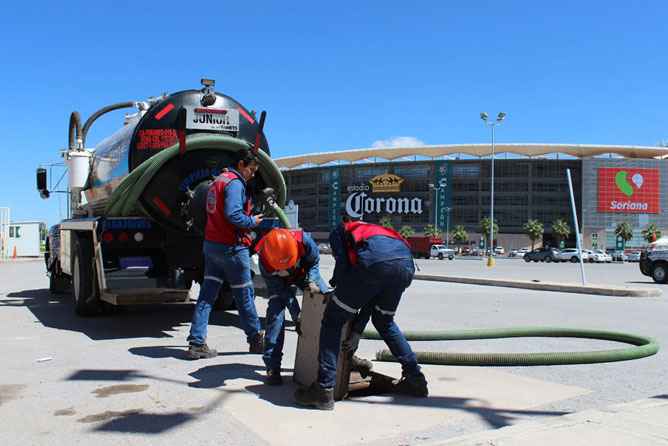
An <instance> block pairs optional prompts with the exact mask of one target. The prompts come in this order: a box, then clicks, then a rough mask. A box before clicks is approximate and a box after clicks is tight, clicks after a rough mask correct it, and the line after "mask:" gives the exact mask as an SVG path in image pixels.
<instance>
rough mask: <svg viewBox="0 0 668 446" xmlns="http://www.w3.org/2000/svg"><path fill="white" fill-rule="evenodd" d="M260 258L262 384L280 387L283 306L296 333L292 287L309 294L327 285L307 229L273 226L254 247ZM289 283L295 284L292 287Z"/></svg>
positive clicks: (296, 308) (296, 304)
mask: <svg viewBox="0 0 668 446" xmlns="http://www.w3.org/2000/svg"><path fill="white" fill-rule="evenodd" d="M255 250H256V251H257V252H258V254H259V257H260V272H261V273H262V278H263V279H264V281H265V283H266V284H267V295H268V296H269V302H268V304H267V316H266V320H265V325H266V327H265V336H264V355H263V356H262V359H263V360H264V364H265V366H266V367H267V378H266V381H265V382H266V383H267V384H269V385H272V386H280V385H281V384H282V383H283V379H282V378H281V359H282V357H283V341H284V340H285V309H286V308H287V309H288V311H290V315H291V316H292V320H293V321H295V323H296V325H297V331H298V333H299V334H301V333H300V329H299V321H300V318H299V316H300V309H299V302H298V301H297V298H296V297H295V287H299V288H300V289H302V290H305V289H306V288H308V289H309V291H311V292H312V293H317V292H320V293H326V292H327V291H328V288H327V284H325V281H324V280H322V277H321V276H320V269H319V265H320V255H319V254H318V247H317V246H316V244H315V242H314V241H313V240H312V239H311V237H310V236H309V235H308V233H307V232H304V231H301V230H296V229H290V230H287V229H273V230H272V231H271V232H269V233H268V234H267V235H266V236H264V237H263V238H262V239H261V240H260V241H259V242H258V244H257V246H256V247H255ZM293 285H294V286H295V287H293Z"/></svg>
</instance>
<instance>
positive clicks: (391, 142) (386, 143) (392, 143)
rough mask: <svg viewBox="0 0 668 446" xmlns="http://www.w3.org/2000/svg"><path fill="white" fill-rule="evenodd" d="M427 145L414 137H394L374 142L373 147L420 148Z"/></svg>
mask: <svg viewBox="0 0 668 446" xmlns="http://www.w3.org/2000/svg"><path fill="white" fill-rule="evenodd" d="M424 145H425V143H424V142H422V141H420V140H419V139H417V138H416V137H414V136H393V137H391V138H390V139H386V140H378V141H374V142H373V144H371V147H373V148H374V149H380V148H383V147H420V146H424Z"/></svg>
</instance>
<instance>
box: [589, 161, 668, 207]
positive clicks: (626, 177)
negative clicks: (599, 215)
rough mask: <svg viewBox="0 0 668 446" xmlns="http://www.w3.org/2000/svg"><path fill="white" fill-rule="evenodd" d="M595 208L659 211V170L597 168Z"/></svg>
mask: <svg viewBox="0 0 668 446" xmlns="http://www.w3.org/2000/svg"><path fill="white" fill-rule="evenodd" d="M598 211H599V212H637V213H642V214H656V213H658V212H659V169H624V168H616V167H600V168H599V169H598Z"/></svg>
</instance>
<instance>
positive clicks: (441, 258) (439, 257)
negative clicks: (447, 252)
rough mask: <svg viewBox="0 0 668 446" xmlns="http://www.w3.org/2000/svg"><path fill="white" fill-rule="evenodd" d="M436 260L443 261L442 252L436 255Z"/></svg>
mask: <svg viewBox="0 0 668 446" xmlns="http://www.w3.org/2000/svg"><path fill="white" fill-rule="evenodd" d="M438 260H443V253H442V252H439V253H438Z"/></svg>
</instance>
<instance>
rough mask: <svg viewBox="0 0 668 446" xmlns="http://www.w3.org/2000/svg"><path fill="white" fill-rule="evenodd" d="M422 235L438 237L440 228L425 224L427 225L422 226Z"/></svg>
mask: <svg viewBox="0 0 668 446" xmlns="http://www.w3.org/2000/svg"><path fill="white" fill-rule="evenodd" d="M424 235H425V236H426V237H440V236H441V230H440V229H438V228H437V227H436V226H434V225H427V227H426V228H424Z"/></svg>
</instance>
